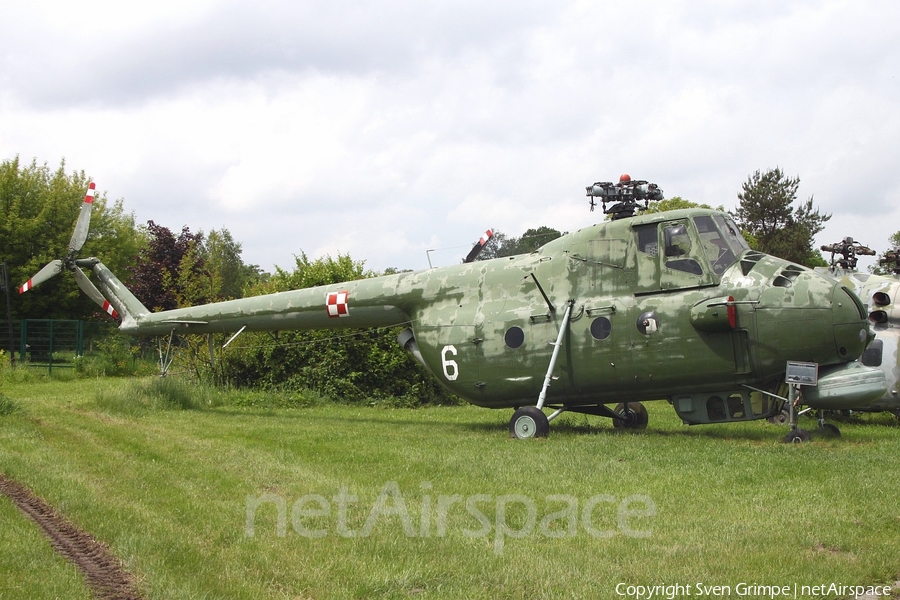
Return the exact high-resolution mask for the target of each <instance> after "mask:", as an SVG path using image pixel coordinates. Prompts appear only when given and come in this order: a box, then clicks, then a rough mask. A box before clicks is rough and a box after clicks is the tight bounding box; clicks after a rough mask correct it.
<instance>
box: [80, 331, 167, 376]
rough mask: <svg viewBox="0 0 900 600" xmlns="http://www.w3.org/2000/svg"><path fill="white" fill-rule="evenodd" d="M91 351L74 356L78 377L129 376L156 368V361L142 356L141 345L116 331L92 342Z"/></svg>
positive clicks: (148, 372) (146, 372)
mask: <svg viewBox="0 0 900 600" xmlns="http://www.w3.org/2000/svg"><path fill="white" fill-rule="evenodd" d="M93 346H94V348H93V352H91V353H90V354H87V355H85V356H79V357H76V358H75V361H74V364H75V373H76V374H77V375H78V376H79V377H129V376H134V375H148V374H150V373H153V372H155V371H156V370H157V367H156V362H155V361H153V360H146V359H143V358H142V352H141V347H140V346H139V345H138V344H136V343H134V340H132V339H131V338H128V337H126V336H124V335H122V334H120V333H118V332H115V331H113V332H110V333H109V334H107V335H105V336H103V337H102V338H100V339H99V340H96V341H94V342H93Z"/></svg>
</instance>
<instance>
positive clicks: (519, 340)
mask: <svg viewBox="0 0 900 600" xmlns="http://www.w3.org/2000/svg"><path fill="white" fill-rule="evenodd" d="M505 340H506V345H507V346H509V347H510V348H518V347H519V346H521V345H522V344H524V343H525V332H524V331H522V328H521V327H510V328H509V329H507V330H506V337H505Z"/></svg>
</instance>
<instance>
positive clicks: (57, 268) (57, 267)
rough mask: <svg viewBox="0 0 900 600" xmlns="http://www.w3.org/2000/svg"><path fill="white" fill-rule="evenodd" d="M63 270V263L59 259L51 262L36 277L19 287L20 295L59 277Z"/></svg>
mask: <svg viewBox="0 0 900 600" xmlns="http://www.w3.org/2000/svg"><path fill="white" fill-rule="evenodd" d="M62 270H63V261H61V260H60V259H58V258H57V259H56V260H51V261H50V262H48V263H47V264H46V265H45V266H44V268H43V269H41V270H40V271H38V272H37V274H36V275H35V276H34V277H32V278H31V279H29V280H28V281H26V282H25V283H23V284H22V285H21V286H19V293H20V294H24V293H25V292H27V291H28V290H30V289H31V288H33V287H34V286H36V285H38V284H39V283H43V282H45V281H47V280H48V279H50V278H51V277H53V276H54V275H58V274H59V273H60V272H61V271H62Z"/></svg>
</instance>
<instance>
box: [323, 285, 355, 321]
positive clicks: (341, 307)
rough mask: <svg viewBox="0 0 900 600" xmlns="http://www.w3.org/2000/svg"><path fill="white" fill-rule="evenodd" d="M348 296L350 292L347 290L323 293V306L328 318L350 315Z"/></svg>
mask: <svg viewBox="0 0 900 600" xmlns="http://www.w3.org/2000/svg"><path fill="white" fill-rule="evenodd" d="M349 296H350V292H348V291H347V290H341V291H340V292H328V293H327V294H326V295H325V308H326V310H328V316H329V318H335V317H349V316H350V306H349V305H348V304H347V300H348V298H349Z"/></svg>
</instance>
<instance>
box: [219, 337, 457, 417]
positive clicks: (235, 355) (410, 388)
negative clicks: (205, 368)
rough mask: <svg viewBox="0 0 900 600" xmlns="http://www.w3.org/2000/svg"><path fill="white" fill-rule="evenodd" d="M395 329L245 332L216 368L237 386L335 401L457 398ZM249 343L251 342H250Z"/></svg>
mask: <svg viewBox="0 0 900 600" xmlns="http://www.w3.org/2000/svg"><path fill="white" fill-rule="evenodd" d="M398 332H399V330H398V329H397V328H377V329H366V330H351V331H349V332H348V331H343V332H334V331H288V332H280V334H279V336H278V337H277V339H276V340H273V338H272V337H270V336H268V335H266V334H245V336H243V338H242V341H243V342H244V345H243V346H242V347H239V348H231V347H229V349H228V351H227V352H225V353H224V354H223V356H221V357H220V358H219V359H218V361H217V364H216V367H215V374H216V379H217V381H219V382H220V383H224V384H227V385H229V386H234V387H238V388H261V389H266V390H271V391H287V392H300V391H303V390H314V391H315V392H318V393H319V394H322V395H324V396H327V397H329V398H330V399H332V400H334V401H337V402H351V403H352V402H374V403H387V404H391V405H398V406H419V405H422V404H429V403H441V404H447V403H454V402H455V398H454V397H453V396H452V395H450V394H449V393H448V392H447V391H446V390H444V389H443V388H442V387H441V386H440V385H439V384H438V382H437V381H436V380H435V379H434V378H433V377H432V376H431V375H430V374H429V373H428V372H426V371H425V369H424V368H423V367H422V366H421V365H419V364H418V363H417V362H416V361H415V359H414V358H413V357H412V356H411V355H410V354H409V353H407V352H405V351H404V350H403V349H402V348H400V345H399V344H398V343H397V333H398ZM248 342H249V343H248Z"/></svg>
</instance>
